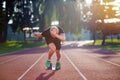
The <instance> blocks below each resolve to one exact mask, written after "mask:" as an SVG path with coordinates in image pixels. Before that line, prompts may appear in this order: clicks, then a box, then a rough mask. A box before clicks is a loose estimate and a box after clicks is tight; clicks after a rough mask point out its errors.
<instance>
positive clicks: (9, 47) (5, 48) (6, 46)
mask: <svg viewBox="0 0 120 80" xmlns="http://www.w3.org/2000/svg"><path fill="white" fill-rule="evenodd" d="M34 47H46V44H45V43H40V42H36V41H27V42H26V43H25V42H23V41H7V42H6V43H2V44H1V45H0V54H3V53H9V52H14V51H17V50H23V49H27V48H34Z"/></svg>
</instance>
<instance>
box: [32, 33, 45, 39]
mask: <svg viewBox="0 0 120 80" xmlns="http://www.w3.org/2000/svg"><path fill="white" fill-rule="evenodd" d="M34 36H35V37H37V38H42V37H43V36H42V33H34Z"/></svg>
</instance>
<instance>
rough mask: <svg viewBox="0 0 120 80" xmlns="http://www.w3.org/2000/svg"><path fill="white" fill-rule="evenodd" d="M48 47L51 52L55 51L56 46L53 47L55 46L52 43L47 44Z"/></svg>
mask: <svg viewBox="0 0 120 80" xmlns="http://www.w3.org/2000/svg"><path fill="white" fill-rule="evenodd" d="M48 47H49V48H50V49H51V50H54V51H55V50H56V46H55V44H54V43H49V44H48Z"/></svg>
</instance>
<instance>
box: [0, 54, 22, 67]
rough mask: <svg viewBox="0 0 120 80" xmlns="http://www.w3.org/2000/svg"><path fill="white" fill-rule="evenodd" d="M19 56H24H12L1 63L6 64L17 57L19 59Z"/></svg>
mask: <svg viewBox="0 0 120 80" xmlns="http://www.w3.org/2000/svg"><path fill="white" fill-rule="evenodd" d="M19 57H22V56H18V57H14V58H10V59H8V60H5V61H3V62H0V65H1V64H5V63H7V62H10V61H13V60H15V59H17V58H19Z"/></svg>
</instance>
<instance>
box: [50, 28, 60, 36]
mask: <svg viewBox="0 0 120 80" xmlns="http://www.w3.org/2000/svg"><path fill="white" fill-rule="evenodd" d="M50 34H51V36H52V37H54V38H55V37H56V35H58V32H57V30H56V29H52V30H51V31H50Z"/></svg>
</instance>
